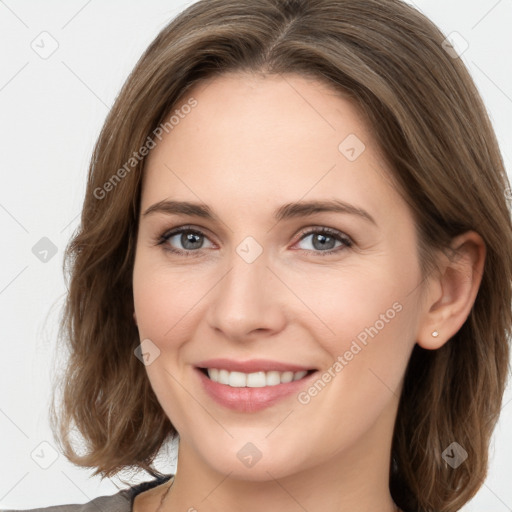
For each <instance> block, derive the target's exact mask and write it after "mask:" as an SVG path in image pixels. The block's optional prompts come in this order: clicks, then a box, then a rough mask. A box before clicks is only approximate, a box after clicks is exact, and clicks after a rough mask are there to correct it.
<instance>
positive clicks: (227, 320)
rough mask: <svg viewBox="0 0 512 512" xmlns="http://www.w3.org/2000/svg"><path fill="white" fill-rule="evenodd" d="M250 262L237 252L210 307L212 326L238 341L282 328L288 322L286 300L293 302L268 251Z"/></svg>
mask: <svg viewBox="0 0 512 512" xmlns="http://www.w3.org/2000/svg"><path fill="white" fill-rule="evenodd" d="M249 261H250V260H246V259H244V258H243V257H241V256H240V255H239V254H238V253H237V252H236V251H234V252H233V254H232V257H231V259H230V262H229V269H228V270H227V272H225V273H224V275H223V277H222V278H221V279H220V281H219V282H218V283H217V285H216V286H215V288H214V289H213V290H212V292H213V293H212V296H211V299H210V306H209V308H208V323H209V325H210V327H211V328H213V329H215V330H216V331H218V332H220V333H222V334H223V335H224V336H225V337H227V338H229V339H232V340H234V341H238V342H243V341H250V340H251V339H254V337H255V336H259V337H261V336H262V335H263V336H271V335H273V334H276V333H278V332H279V331H281V330H282V329H283V328H284V326H285V323H286V307H285V303H286V302H285V301H286V300H287V301H288V303H289V302H290V297H289V296H288V298H287V297H286V287H285V286H284V285H283V283H282V282H281V281H280V280H279V278H278V277H277V276H276V273H275V271H273V269H271V267H272V265H271V262H270V261H268V258H267V256H266V253H265V252H263V253H262V254H261V255H259V256H258V258H256V259H255V260H254V261H252V262H249Z"/></svg>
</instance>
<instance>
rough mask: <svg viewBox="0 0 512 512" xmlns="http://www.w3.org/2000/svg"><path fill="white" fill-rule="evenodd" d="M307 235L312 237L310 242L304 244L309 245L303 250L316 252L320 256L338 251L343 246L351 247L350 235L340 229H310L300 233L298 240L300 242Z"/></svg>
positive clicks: (343, 247)
mask: <svg viewBox="0 0 512 512" xmlns="http://www.w3.org/2000/svg"><path fill="white" fill-rule="evenodd" d="M309 237H312V238H311V240H310V242H309V243H308V244H306V245H309V247H306V248H305V250H307V251H313V252H318V253H320V254H321V255H322V256H324V255H327V254H332V253H335V252H339V251H341V250H343V249H345V248H348V247H351V246H352V244H353V242H352V240H351V239H350V237H348V236H347V235H345V234H344V233H342V232H341V231H337V230H335V229H330V228H318V229H311V230H309V231H307V232H306V233H303V234H302V237H301V239H300V240H299V242H302V241H304V240H306V239H307V238H309ZM336 242H338V243H339V245H337V246H336Z"/></svg>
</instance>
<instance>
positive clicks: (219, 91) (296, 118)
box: [133, 74, 485, 512]
mask: <svg viewBox="0 0 512 512" xmlns="http://www.w3.org/2000/svg"><path fill="white" fill-rule="evenodd" d="M191 96H193V97H194V98H195V99H196V100H197V102H198V105H197V106H196V107H195V108H194V109H192V111H191V112H190V113H189V114H188V115H187V116H185V117H184V119H181V120H180V122H179V124H177V125H176V126H175V127H174V129H173V130H172V131H170V132H169V133H168V134H166V135H165V136H164V138H163V139H162V141H161V142H159V143H158V145H157V146H156V147H155V149H153V150H152V151H151V153H150V155H149V156H148V160H147V164H146V168H145V175H144V180H143V186H142V187H143V188H142V197H141V217H140V222H139V232H138V239H137V248H136V258H135V265H134V272H133V287H134V288H133V289H134V306H135V319H136V322H137V325H138V329H139V333H140V339H141V340H144V339H150V340H151V342H152V343H154V344H155V345H156V346H157V347H158V349H159V350H160V355H159V356H158V357H157V358H156V359H155V360H154V361H153V362H152V363H151V364H149V365H148V366H146V369H147V373H148V377H149V379H150V382H151V385H152V387H153V389H154V391H155V393H156V396H157V397H158V400H159V402H160V404H161V405H162V408H163V409H164V411H165V413H166V414H167V416H168V417H169V418H170V420H171V421H172V423H173V425H174V426H175V428H176V429H177V430H178V432H179V434H180V448H179V464H178V471H177V475H176V479H175V482H174V485H173V487H172V489H171V491H170V492H169V494H168V496H167V497H166V499H165V502H164V505H163V507H162V509H161V510H169V511H170V510H184V511H185V510H193V509H194V508H195V509H196V510H200V511H201V512H203V511H219V512H220V511H222V512H230V511H234V510H237V511H238V510H245V511H249V512H252V511H254V512H256V511H261V510H280V511H285V512H287V511H297V510H302V509H301V507H303V509H306V510H310V511H317V510H322V511H323V512H331V511H332V512H334V511H337V512H338V511H340V510H353V511H361V512H362V511H367V512H370V511H375V512H377V511H379V512H383V511H384V512H391V511H393V510H395V508H394V504H393V501H392V499H391V495H390V493H389V487H388V485H389V480H388V475H389V465H390V447H391V440H392V433H393V426H394V422H395V418H396V412H397V406H398V398H399V396H400V390H401V387H402V380H403V375H404V372H405V370H406V366H407V362H408V359H409V356H410V353H411V351H412V349H413V347H414V345H415V343H418V344H420V345H421V346H422V347H424V348H427V349H432V350H434V349H437V348H439V347H440V346H442V345H443V344H444V343H446V342H447V341H448V339H449V338H450V337H451V336H452V335H453V334H455V332H457V330H458V329H459V328H460V327H461V325H462V324H463V322H464V320H465V319H466V318H467V316H468V314H469V312H470V309H471V306H472V304H473V302H474V299H475V297H476V293H477V290H478V286H479V284H480V276H481V272H482V268H483V262H484V259H485V247H484V244H483V241H482V240H481V238H480V237H479V236H478V235H477V234H476V233H474V232H468V233H466V234H464V235H461V236H460V237H458V238H457V239H455V240H454V241H453V248H455V249H457V250H458V254H459V257H458V258H456V259H454V260H448V259H447V258H446V257H445V256H442V255H439V260H438V261H439V267H440V272H439V273H438V274H437V273H436V274H435V275H434V274H432V275H429V276H422V274H421V271H420V266H419V259H418V252H417V242H418V241H417V237H416V231H415V225H414V220H413V217H412V214H411V212H410V210H409V208H408V206H407V205H406V203H405V201H404V200H403V198H402V197H401V196H400V194H399V193H398V191H397V189H396V187H395V186H394V185H393V180H392V179H391V176H392V174H391V172H390V169H388V168H387V167H386V164H385V162H384V161H383V159H382V158H381V157H380V153H379V148H378V146H377V144H376V142H375V141H374V140H373V138H372V135H371V127H369V126H367V124H366V123H365V120H364V119H363V118H362V117H361V115H360V113H359V111H358V110H357V108H356V107H355V106H354V104H352V103H351V102H350V101H348V100H347V99H346V98H344V97H342V96H341V95H340V94H339V93H337V92H336V91H334V90H332V89H330V88H329V86H327V85H325V84H323V83H322V82H317V81H314V80H312V79H309V78H305V77H302V76H298V75H286V76H285V77H283V76H265V77H263V76H260V75H248V74H226V75H222V76H220V77H217V78H215V79H213V80H210V81H208V82H206V83H202V84H199V85H196V86H195V87H194V88H193V89H191V90H190V91H188V92H187V95H186V98H184V99H183V103H185V102H186V101H187V99H188V98H190V97H191ZM350 134H355V135H356V136H357V137H358V139H359V140H360V141H362V142H363V143H364V145H365V149H364V151H363V152H362V153H361V154H360V155H359V156H358V158H356V159H355V160H354V161H350V160H349V159H347V157H346V155H345V154H344V153H343V152H342V151H340V150H339V149H338V146H339V145H340V143H341V142H342V141H343V140H345V139H346V137H347V136H348V135H350ZM170 199H172V200H178V201H196V202H200V203H207V204H208V205H209V206H210V208H211V209H212V211H214V212H215V214H216V215H217V216H218V217H219V219H220V220H219V221H211V220H207V219H203V218H200V217H190V216H185V215H169V214H166V213H163V212H153V213H149V214H147V215H144V212H146V211H147V210H148V208H149V207H151V206H152V205H154V204H156V203H158V202H160V201H163V200H170ZM313 199H315V200H329V199H338V200H341V201H344V202H346V203H349V204H350V205H353V206H356V207H358V208H361V209H364V210H365V211H366V212H367V213H369V214H370V215H371V217H372V218H373V219H374V220H375V224H374V223H372V222H370V221H369V220H367V219H365V218H363V217H360V216H357V215H353V214H348V213H334V212H321V213H315V214H313V215H309V216H305V217H297V218H291V219H285V220H281V221H279V222H277V223H276V221H275V220H274V219H273V218H272V212H273V211H274V209H275V208H277V207H279V206H281V205H282V204H284V203H289V202H295V201H299V200H313ZM184 225H192V227H193V228H194V229H196V230H200V231H201V232H202V233H204V235H205V236H204V237H200V238H199V242H201V241H202V246H200V247H201V248H199V249H188V250H189V252H193V251H195V253H194V254H196V253H197V254H199V255H198V256H195V257H194V256H193V255H192V256H191V257H186V256H182V255H177V254H173V253H171V252H169V251H166V250H165V247H173V248H175V249H181V250H182V251H186V250H187V247H190V246H186V247H185V246H184V245H183V244H182V242H180V236H179V235H178V236H174V237H172V238H171V239H169V240H168V241H167V242H165V243H164V244H160V245H159V244H158V243H157V242H158V240H159V238H160V237H161V235H162V234H163V233H165V232H166V231H169V230H170V229H171V228H176V227H179V226H184ZM323 227H329V228H331V229H334V230H337V231H339V232H341V233H344V234H346V235H347V236H349V237H350V238H351V240H352V241H353V244H352V246H350V247H347V246H344V245H343V244H342V243H341V242H339V241H336V242H334V243H333V244H332V245H329V247H328V248H327V249H331V248H333V247H334V248H335V249H336V248H337V249H338V252H335V253H333V254H331V255H322V248H321V247H320V246H319V245H313V243H314V240H315V238H316V236H315V235H314V234H308V235H305V233H306V232H308V231H310V230H311V229H314V228H318V229H320V228H323ZM248 236H251V237H253V238H254V239H255V240H256V241H257V243H258V244H259V245H260V246H261V248H262V249H263V252H262V253H261V254H260V255H259V256H258V257H257V258H256V259H255V260H254V261H253V262H252V263H248V262H247V261H246V260H244V259H243V258H242V257H240V256H239V254H238V253H237V252H236V249H237V247H238V246H239V244H240V243H241V242H242V241H243V240H244V239H245V238H246V237H248ZM251 250H254V249H251ZM397 303H398V304H399V306H400V307H401V309H400V312H397V313H396V315H394V318H393V319H391V320H389V321H388V322H386V323H385V326H384V327H383V328H381V329H380V330H379V331H378V334H377V335H375V336H374V337H373V338H369V339H368V343H367V345H366V346H363V345H362V346H363V349H362V350H361V351H360V352H358V353H357V355H355V356H354V357H353V359H352V360H350V361H349V362H348V364H346V366H344V367H343V370H342V371H340V372H339V373H337V374H336V376H335V377H334V378H332V379H331V381H330V382H329V383H328V384H327V385H326V386H325V387H324V388H323V389H322V390H321V392H319V393H318V394H317V395H316V396H314V397H311V400H310V401H309V402H308V403H307V404H303V403H300V402H299V401H298V399H297V395H296V394H292V395H291V396H289V397H287V398H285V399H284V400H281V401H279V402H278V403H276V404H274V405H273V406H271V407H269V408H267V409H264V410H262V411H258V412H235V411H232V410H231V409H228V408H226V407H223V406H222V405H219V404H217V403H216V402H214V401H212V400H211V398H210V397H209V396H208V395H207V394H206V393H205V392H204V391H203V389H202V387H201V386H200V382H199V379H198V378H197V375H196V374H195V371H194V368H193V367H194V364H195V363H197V362H199V361H201V360H204V359H208V358H213V357H228V358H231V359H236V360H241V361H246V360H249V359H253V358H265V359H271V360H277V361H283V362H289V363H296V364H300V365H305V366H307V367H311V368H317V369H319V375H321V374H323V373H325V372H326V371H328V369H329V368H332V366H333V363H334V362H335V361H336V360H337V358H338V356H340V355H343V354H344V353H345V352H346V351H347V350H348V349H349V348H350V346H351V343H352V342H353V340H355V339H356V337H357V335H358V334H360V333H361V332H362V331H364V329H365V327H369V326H372V325H374V324H375V323H376V321H377V320H379V318H381V317H380V315H382V314H385V312H386V311H388V310H389V309H390V308H392V305H393V304H395V305H396V304H397ZM434 330H437V331H439V333H440V335H439V336H438V337H433V336H432V334H431V333H432V331H434ZM360 345H361V344H360ZM309 386H310V385H308V386H305V388H304V389H305V390H306V391H307V389H308V387H309ZM248 442H251V443H253V444H254V445H255V446H256V447H257V449H258V450H259V451H260V452H261V459H260V460H259V461H258V462H257V463H256V464H255V465H253V466H252V467H246V466H245V465H244V464H242V463H241V461H240V460H239V459H238V457H237V453H238V451H239V450H240V449H241V448H242V447H243V446H244V445H245V444H246V443H248ZM167 487H168V484H164V485H162V486H159V487H156V488H154V489H152V490H150V491H146V492H145V493H142V494H140V495H139V496H138V497H137V499H136V500H135V505H134V510H135V511H136V512H142V511H146V510H156V509H157V508H158V506H159V504H160V500H161V498H162V496H163V493H164V492H165V491H166V489H167Z"/></svg>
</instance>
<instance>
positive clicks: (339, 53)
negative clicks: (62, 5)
mask: <svg viewBox="0 0 512 512" xmlns="http://www.w3.org/2000/svg"><path fill="white" fill-rule="evenodd" d="M446 46H447V45H446V41H445V37H444V36H443V35H442V34H441V33H440V32H439V30H438V29H437V28H436V27H435V26H434V25H433V24H432V23H431V22H430V21H428V20H427V19H426V18H425V17H424V16H423V15H421V14H420V13H418V12H417V11H416V10H414V9H413V8H411V7H410V6H408V5H406V4H404V3H402V2H400V1H398V0H378V1H377V0H344V1H341V2H340V1H339V0H320V1H315V2H313V1H308V0H296V1H291V0H290V1H284V0H272V1H263V0H209V1H200V2H197V3H196V4H194V5H192V6H191V7H189V8H188V9H186V10H185V11H184V12H183V13H182V14H181V15H179V16H178V17H177V18H176V19H175V20H173V21H172V22H171V23H170V24H169V25H168V26H167V27H166V28H164V29H163V30H162V32H161V33H160V34H159V35H158V37H157V38H156V39H155V41H153V43H152V44H151V45H150V46H149V48H148V49H147V51H146V52H145V54H144V55H143V56H142V58H141V59H140V61H139V63H138V64H137V66H136V67H135V69H134V71H133V72H132V74H131V75H130V77H129V78H128V80H127V82H126V84H125V85H124V87H123V89H122V91H121V93H120V95H119V97H118V98H117V100H116V103H115V105H114V106H113V108H112V110H111V112H110V113H109V116H108V118H107V120H106V122H105V125H104V128H103V131H102V133H101V135H100V137H99V140H98V143H97V145H96V148H95V151H94V154H93V158H92V163H91V167H90V173H89V181H88V188H87V193H86V198H85V202H84V206H83V213H82V221H81V227H80V230H79V232H78V234H77V235H76V236H75V238H74V239H73V240H72V242H71V244H70V246H69V248H68V261H69V263H70V274H71V275H70V277H71V279H70V288H69V296H68V302H67V308H66V316H65V324H64V327H65V329H66V331H65V332H66V333H67V340H68V343H69V347H70V350H71V357H70V361H69V366H68V369H67V375H66V380H65V383H64V384H63V395H62V403H61V404H59V405H60V407H57V406H56V407H55V408H54V410H53V420H54V426H55V430H56V432H58V434H59V438H60V440H61V446H62V449H63V451H64V453H65V454H66V456H67V457H68V458H69V459H70V460H71V461H73V462H75V463H77V464H80V465H82V466H86V467H91V468H95V474H101V475H103V476H111V475H114V474H115V473H117V472H118V471H120V470H121V469H123V468H127V467H132V468H141V469H145V470H147V471H149V472H151V473H152V474H153V476H154V477H155V479H154V480H153V481H150V482H147V483H145V484H143V485H139V486H136V487H132V488H131V489H129V490H126V491H122V492H121V493H118V494H117V495H115V496H113V497H106V498H99V499H98V500H96V501H94V502H91V503H89V504H88V505H86V508H85V509H82V508H80V510H93V509H97V508H98V507H99V508H100V509H101V510H127V511H128V510H134V511H135V512H142V511H146V510H147V511H156V510H158V511H161V512H162V511H174V510H188V511H194V510H199V511H217V510H222V511H225V512H226V511H227V512H229V511H231V510H235V509H236V510H245V511H261V510H282V511H288V510H290V511H291V510H299V509H302V510H309V511H317V510H322V511H329V512H330V511H333V512H334V511H339V510H352V511H357V510H361V511H363V510H364V511H377V510H378V511H386V512H387V511H389V512H391V511H396V510H401V511H407V512H410V511H438V512H439V511H447V512H448V511H450V512H451V511H456V510H459V509H460V508H461V507H462V506H463V505H464V504H465V503H467V502H468V501H469V500H470V499H471V498H472V497H473V496H474V495H475V493H476V492H477V491H478V489H479V488H480V486H481V485H482V482H483V480H484V478H485V475H486V471H487V463H488V448H489V440H490V437H491V434H492V432H493V429H494V426H495V424H496V421H497V419H498V416H499V411H500V406H501V401H502V396H503V391H504V387H505V384H506V379H507V371H508V358H509V346H508V342H507V336H508V334H509V332H510V326H511V323H512V322H511V311H510V304H511V272H512V256H511V255H512V229H511V223H510V215H509V210H508V207H507V201H506V193H505V190H507V189H508V181H507V178H506V174H505V171H504V168H503V162H502V159H501V156H500V152H499V149H498V145H497V142H496V139H495V136H494V133H493V130H492V127H491V125H490V122H489V120H488V117H487V115H486V113H485V109H484V107H483V105H482V102H481V99H480V97H479V95H478V93H477V91H476V89H475V86H474V84H473V82H472V80H471V78H470V77H469V74H468V73H467V70H466V69H465V67H464V65H463V64H462V62H461V61H460V59H459V58H457V55H456V54H454V51H453V48H451V49H450V51H447V48H446ZM73 426H76V427H77V429H78V430H79V432H80V433H81V435H82V436H83V438H84V440H85V446H86V448H87V449H86V450H85V453H83V452H82V451H81V452H80V453H78V452H79V451H80V450H79V449H78V448H77V447H76V446H75V445H74V444H73V443H72V441H71V437H70V434H69V433H70V431H71V428H72V427H73ZM176 434H178V435H179V459H178V467H177V471H176V475H174V476H171V475H161V474H159V473H158V472H157V471H156V470H155V469H154V467H153V465H152V463H153V460H154V458H155V456H156V455H157V454H158V453H159V450H160V449H161V447H162V446H163V445H164V443H165V442H167V441H169V440H170V439H172V438H173V437H174V436H175V435H176ZM77 507H78V505H75V506H70V507H69V508H70V510H78V508H77Z"/></svg>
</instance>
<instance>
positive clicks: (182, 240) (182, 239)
mask: <svg viewBox="0 0 512 512" xmlns="http://www.w3.org/2000/svg"><path fill="white" fill-rule="evenodd" d="M205 240H208V238H206V235H205V234H204V233H202V232H201V231H198V230H196V229H192V228H189V227H187V226H182V227H181V228H178V229H175V230H172V231H168V232H166V233H164V234H163V235H162V236H161V237H160V239H159V241H158V244H159V245H164V246H165V250H167V251H170V252H173V253H176V254H181V255H184V256H196V254H194V253H199V252H200V250H201V249H204V247H203V243H204V241H205ZM176 244H178V245H181V247H182V248H176V247H174V246H175V245H176ZM212 246H213V244H212Z"/></svg>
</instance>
